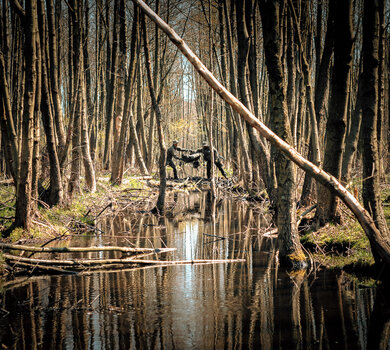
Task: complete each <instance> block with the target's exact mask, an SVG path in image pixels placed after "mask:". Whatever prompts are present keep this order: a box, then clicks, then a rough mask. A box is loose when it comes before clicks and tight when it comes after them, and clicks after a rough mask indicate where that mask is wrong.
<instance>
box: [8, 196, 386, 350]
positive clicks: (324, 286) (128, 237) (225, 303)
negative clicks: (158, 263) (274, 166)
mask: <svg viewBox="0 0 390 350" xmlns="http://www.w3.org/2000/svg"><path fill="white" fill-rule="evenodd" d="M170 201H171V204H172V205H173V206H174V209H173V211H172V215H169V216H167V217H156V216H154V215H152V214H149V213H144V214H139V215H137V216H134V215H131V216H128V217H127V216H126V215H121V216H116V217H112V218H110V219H107V220H105V222H104V223H102V224H101V227H100V229H101V231H102V232H104V233H99V234H90V235H82V236H78V237H74V238H72V239H71V240H66V241H65V242H61V244H62V245H67V246H95V245H96V246H99V245H122V246H137V247H153V248H158V247H171V248H177V250H176V251H174V252H171V253H167V254H165V255H159V256H158V258H159V259H167V260H192V259H233V258H243V259H245V262H236V263H220V264H207V265H206V264H205V265H196V264H193V265H175V266H165V267H149V268H136V269H121V270H112V271H99V272H88V271H85V272H82V273H79V274H76V275H54V276H36V277H30V278H18V279H17V280H15V281H14V282H13V283H12V284H4V285H3V288H2V290H1V291H0V302H1V305H0V345H1V346H2V347H3V348H10V349H255V348H256V349H257V348H261V349H339V348H340V349H366V348H370V349H373V348H383V349H390V343H389V333H390V331H389V330H390V320H389V310H390V307H389V297H388V295H386V292H385V291H384V290H382V289H381V288H374V287H364V286H362V284H361V283H360V281H359V280H358V279H355V278H351V277H348V276H346V275H345V274H344V273H335V272H330V271H327V270H326V269H314V268H311V269H310V270H308V271H298V272H287V271H285V270H284V269H282V268H280V267H279V266H278V263H277V250H276V243H277V241H276V238H275V237H273V236H264V232H266V231H267V227H268V220H267V217H266V216H265V215H264V211H263V210H262V208H261V207H258V206H253V205H250V204H248V203H247V202H244V201H239V200H237V199H235V200H232V199H223V200H220V201H217V202H210V201H209V194H208V193H206V192H205V193H200V194H190V195H188V194H175V195H174V197H173V198H171V199H170ZM94 254H95V255H94ZM99 254H100V253H93V254H92V253H88V255H87V254H86V255H85V257H96V256H99ZM111 254H112V256H114V254H113V253H111ZM386 334H387V336H385V337H384V335H386Z"/></svg>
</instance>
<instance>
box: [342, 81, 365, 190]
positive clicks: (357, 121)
mask: <svg viewBox="0 0 390 350" xmlns="http://www.w3.org/2000/svg"><path fill="white" fill-rule="evenodd" d="M362 83H363V79H362V78H361V77H359V82H358V91H357V94H356V104H355V108H354V110H353V112H352V113H351V114H352V115H351V125H350V128H349V132H348V134H347V137H346V140H345V152H344V155H343V167H342V173H341V178H342V179H343V180H344V181H346V182H348V181H349V180H350V178H351V171H352V164H353V160H354V158H355V156H356V151H357V148H358V142H359V135H360V126H361V122H362V98H363V96H362V88H363V87H362Z"/></svg>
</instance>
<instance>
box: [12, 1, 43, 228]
mask: <svg viewBox="0 0 390 350" xmlns="http://www.w3.org/2000/svg"><path fill="white" fill-rule="evenodd" d="M23 23H24V29H25V44H24V57H25V91H24V109H23V120H22V144H21V152H20V171H19V176H18V187H17V189H16V208H15V223H14V226H15V227H22V228H24V229H25V230H29V229H30V225H31V217H32V215H31V177H32V150H33V121H34V105H35V93H36V80H37V71H36V60H37V54H36V46H35V44H36V36H37V35H38V21H37V2H36V0H31V1H27V2H26V11H25V17H24V18H23Z"/></svg>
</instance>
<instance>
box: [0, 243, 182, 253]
mask: <svg viewBox="0 0 390 350" xmlns="http://www.w3.org/2000/svg"><path fill="white" fill-rule="evenodd" d="M0 249H3V250H23V251H26V252H36V253H76V252H77V253H90V252H122V253H166V252H172V251H174V250H176V248H134V247H115V246H105V247H34V246H28V245H19V244H6V243H0Z"/></svg>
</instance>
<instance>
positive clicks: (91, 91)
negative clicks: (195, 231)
mask: <svg viewBox="0 0 390 350" xmlns="http://www.w3.org/2000/svg"><path fill="white" fill-rule="evenodd" d="M0 4H1V15H0V27H1V36H0V79H1V83H0V86H1V89H0V118H1V120H0V121H1V135H0V145H1V148H0V149H1V152H0V170H1V173H2V174H4V176H3V178H8V179H12V182H13V184H14V185H15V193H16V213H15V222H14V225H13V227H23V228H25V229H28V228H29V227H30V225H31V217H32V214H33V212H34V211H35V210H36V208H37V205H38V203H39V201H41V202H44V203H46V204H48V205H49V206H53V205H59V204H60V205H62V204H68V203H71V200H72V197H74V196H75V195H78V194H79V193H81V191H82V190H88V191H95V190H96V178H97V177H99V176H102V175H107V174H109V176H110V181H111V183H112V184H113V185H115V184H120V183H122V181H123V176H124V174H126V175H138V174H140V175H153V174H156V172H158V171H159V173H158V176H159V177H160V178H161V179H162V180H164V182H165V179H166V172H165V153H166V148H167V146H169V145H170V142H171V141H172V140H173V139H178V140H179V143H180V146H182V147H185V148H189V149H197V148H199V147H200V145H201V143H202V142H203V141H205V140H206V141H208V142H210V143H211V144H212V145H214V147H216V148H217V149H218V151H219V153H220V154H222V156H223V157H224V159H225V160H224V165H225V167H227V168H228V169H229V174H230V175H231V177H232V178H233V179H235V181H236V182H237V183H240V184H241V185H242V187H244V188H245V189H246V190H248V191H252V192H261V191H263V190H265V191H266V193H267V197H268V198H269V200H270V203H271V207H273V210H274V212H275V217H276V220H275V222H276V223H277V226H278V228H279V235H280V236H281V237H284V238H282V239H283V240H284V242H290V243H288V244H287V243H286V245H285V252H284V253H283V251H282V252H281V254H282V255H286V254H288V253H291V252H292V251H296V250H297V247H296V246H297V244H298V243H297V239H296V238H294V237H296V230H297V228H296V226H297V225H296V219H295V217H296V208H297V205H296V204H297V203H298V206H309V205H311V204H314V203H317V210H316V222H317V224H319V225H322V224H324V223H326V222H328V221H336V222H337V221H340V220H341V215H340V213H339V210H338V207H339V205H338V200H337V198H336V195H335V193H334V192H331V191H329V189H328V188H327V187H325V186H321V185H317V184H316V183H315V181H314V180H313V178H312V177H311V176H310V175H309V174H307V173H305V172H304V171H302V170H300V169H299V168H298V167H296V166H294V164H293V163H292V162H291V161H290V160H288V159H287V158H286V157H284V156H283V155H282V153H281V152H280V151H278V149H277V147H275V146H273V145H271V144H269V143H267V142H266V140H265V139H264V138H263V137H261V136H260V135H259V133H258V132H257V131H256V130H254V129H253V128H252V127H251V125H250V123H248V122H246V121H245V120H242V119H241V118H240V115H239V113H237V110H236V109H234V108H232V107H231V106H230V105H229V104H227V103H225V102H224V101H223V100H222V99H220V98H219V96H218V95H217V93H215V92H214V90H212V89H211V88H210V87H209V86H208V85H207V83H206V82H205V81H204V80H203V79H202V78H201V77H200V76H199V74H197V73H196V71H195V70H194V68H193V67H192V65H190V63H189V62H188V61H187V60H186V58H185V57H184V56H183V55H182V53H181V52H180V51H179V49H178V48H177V47H176V46H175V45H174V44H173V43H171V42H170V40H169V38H168V37H167V36H166V35H164V34H163V33H162V32H161V31H160V30H159V29H158V27H157V25H156V24H155V23H154V22H152V21H150V20H149V18H148V17H146V16H145V15H144V13H143V12H142V11H141V10H140V9H139V8H138V7H137V5H135V4H134V3H133V2H130V1H125V0H96V1H89V0H83V1H77V0H68V1H62V0H46V1H45V0H30V1H26V2H25V3H22V2H19V1H18V0H11V1H7V0H0ZM148 5H149V6H150V7H151V9H152V10H153V11H154V12H155V13H157V14H158V15H159V16H160V17H161V18H162V19H163V20H164V21H166V22H167V23H168V24H169V25H170V26H171V27H172V28H174V30H175V31H176V33H178V34H179V35H180V36H181V37H182V38H183V39H184V40H185V42H186V43H187V45H188V46H189V47H190V48H191V49H192V50H193V51H194V52H195V53H196V55H197V56H198V57H199V58H200V60H201V61H202V62H203V63H204V64H205V65H206V66H207V67H208V69H209V70H210V71H211V72H212V73H213V74H214V76H215V77H216V78H217V79H218V80H219V81H220V82H221V83H222V84H223V85H224V86H225V87H226V88H227V89H228V90H230V92H231V93H232V94H233V95H235V96H236V97H237V98H238V99H239V100H240V101H241V102H242V103H243V104H244V105H245V106H246V107H247V108H248V109H249V110H250V111H251V112H252V113H253V115H254V116H255V117H256V118H257V119H258V120H259V121H261V122H262V123H264V124H265V125H267V126H268V127H269V128H270V129H271V130H273V131H274V132H275V133H276V134H277V135H278V136H279V137H281V138H282V139H283V140H285V141H286V142H288V143H289V144H290V145H291V146H292V147H294V148H295V149H296V150H297V151H298V152H300V153H301V154H302V155H303V156H304V157H305V158H307V159H309V160H310V161H311V162H312V163H313V164H315V165H317V166H320V167H321V168H322V169H324V170H325V171H326V172H328V173H330V174H331V175H333V176H335V177H336V178H337V179H339V180H340V181H341V182H342V183H343V184H344V185H345V186H346V187H347V188H348V189H349V190H351V192H354V193H355V195H356V196H357V197H358V196H359V195H360V199H363V204H364V207H365V208H366V210H368V212H369V213H370V215H371V216H372V217H373V219H374V222H375V225H376V227H377V228H378V229H379V231H380V232H381V234H382V237H385V238H386V237H387V238H386V239H387V240H388V229H387V225H386V222H385V220H384V217H383V210H382V206H381V199H380V185H381V183H383V182H384V181H385V175H386V172H387V170H388V153H389V135H388V134H389V74H388V66H389V10H390V7H389V1H388V0H372V1H369V0H329V1H328V0H322V1H321V0H311V1H296V0H295V1H293V0H273V1H271V0H237V1H228V0H189V1H187V0H186V1H183V0H168V1H159V0H155V1H148ZM190 173H191V171H190ZM191 174H192V173H191ZM162 199H163V198H162ZM162 205H163V204H162ZM160 207H161V206H160ZM294 247H295V248H294ZM282 250H283V249H282ZM379 255H381V254H379Z"/></svg>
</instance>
